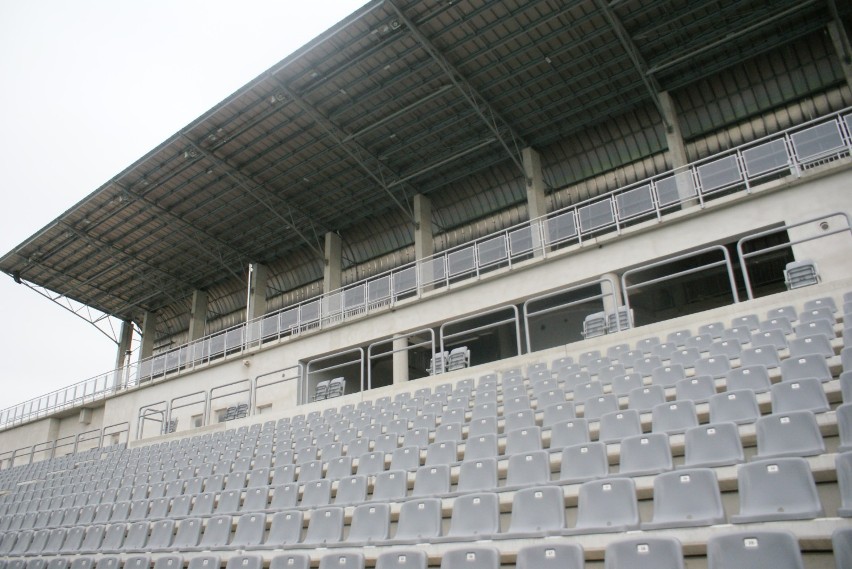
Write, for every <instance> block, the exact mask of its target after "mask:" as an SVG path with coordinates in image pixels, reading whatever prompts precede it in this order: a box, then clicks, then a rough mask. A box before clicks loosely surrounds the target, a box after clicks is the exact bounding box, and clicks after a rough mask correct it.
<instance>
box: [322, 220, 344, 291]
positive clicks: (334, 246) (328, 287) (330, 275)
mask: <svg viewBox="0 0 852 569" xmlns="http://www.w3.org/2000/svg"><path fill="white" fill-rule="evenodd" d="M342 267H343V244H342V241H341V240H340V235H338V234H337V233H332V232H331V231H329V232H328V233H326V234H325V268H324V269H323V273H322V286H323V292H326V293H328V292H331V291H333V290H337V289H339V288H340V287H341V286H342V284H343V269H342Z"/></svg>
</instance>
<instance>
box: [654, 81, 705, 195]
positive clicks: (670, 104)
mask: <svg viewBox="0 0 852 569" xmlns="http://www.w3.org/2000/svg"><path fill="white" fill-rule="evenodd" d="M658 96H659V98H660V106H662V107H663V122H664V128H665V130H666V145H667V146H668V148H669V158H670V159H671V161H672V168H674V170H675V175H678V174H680V173H681V172H680V169H681V168H683V167H684V166H686V165H687V164H688V161H687V158H686V146H685V145H684V143H683V134H682V133H681V130H680V123H679V122H678V120H677V112H676V111H675V108H674V101H673V100H672V98H671V95H669V94H668V92H666V91H662V92H660V93H658ZM683 175H684V176H688V174H687V173H684V174H683ZM677 181H678V194H679V195H680V198H681V199H682V200H685V201H683V202H682V203H681V207H684V208H685V207H689V206H691V205H696V204H698V199H697V198H696V197H695V196H694V188H693V186H692V185H691V184H688V183H685V182H684V183H681V180H680V179H679V178H678V179H677Z"/></svg>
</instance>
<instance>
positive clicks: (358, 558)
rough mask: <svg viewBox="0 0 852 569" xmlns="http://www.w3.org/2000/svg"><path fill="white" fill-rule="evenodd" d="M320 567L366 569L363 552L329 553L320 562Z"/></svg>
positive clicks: (324, 568)
mask: <svg viewBox="0 0 852 569" xmlns="http://www.w3.org/2000/svg"><path fill="white" fill-rule="evenodd" d="M319 566H320V569H364V554H363V553H357V552H353V553H327V554H325V555H323V556H322V558H321V559H320V562H319Z"/></svg>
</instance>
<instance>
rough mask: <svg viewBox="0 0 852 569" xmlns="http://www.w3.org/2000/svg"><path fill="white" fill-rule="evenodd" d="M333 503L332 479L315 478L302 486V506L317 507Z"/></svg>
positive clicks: (300, 504) (300, 505) (300, 503)
mask: <svg viewBox="0 0 852 569" xmlns="http://www.w3.org/2000/svg"><path fill="white" fill-rule="evenodd" d="M330 503H331V480H314V481H312V482H309V483H307V484H305V485H304V486H302V499H301V501H300V502H299V507H300V508H316V507H319V506H327V505H328V504H330Z"/></svg>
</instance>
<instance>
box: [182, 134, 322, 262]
mask: <svg viewBox="0 0 852 569" xmlns="http://www.w3.org/2000/svg"><path fill="white" fill-rule="evenodd" d="M180 135H181V136H182V137H183V138H184V139H185V140H186V141H187V142H189V143H190V144H191V145H192V147H193V148H195V149H196V150H197V151H198V152H199V154H201V155H202V156H204V157H205V158H206V159H207V160H209V161H211V162H213V163H214V164H215V165H216V166H218V167H220V168H223V169H224V170H225V175H227V176H228V177H229V178H231V179H232V180H233V181H234V183H236V184H237V185H238V186H239V187H241V188H242V189H244V190H245V191H246V192H248V193H249V194H250V195H251V196H252V197H253V198H254V199H255V200H257V202H258V203H259V204H260V205H262V206H263V207H265V208H266V209H267V210H268V211H269V212H270V213H272V214H273V215H274V216H275V217H277V218H278V219H279V220H281V222H282V223H283V224H284V225H286V226H287V227H289V228H290V229H292V230H293V231H294V232H296V234H297V235H298V236H299V238H300V239H301V240H302V241H304V242H305V243H306V244H307V245H308V247H310V249H311V250H312V251H313V252H315V253H317V254H319V256H320V257H322V256H323V253H322V249H320V248H319V247H318V244H317V242H316V241H312V240H311V239H309V238H308V237H307V236H306V235H305V234H304V233H302V231H301V230H300V229H299V228H298V227H297V226H296V224H295V222H294V221H293V220H292V218H293V211H297V210H294V208H293V207H291V206H290V205H289V204H288V203H287V202H285V201H284V200H282V199H281V198H280V197H278V196H275V195H274V194H273V193H272V192H269V191H268V190H267V189H266V188H264V187H263V186H262V185H261V184H258V183H257V182H255V181H254V180H253V179H252V178H251V177H250V176H248V175H246V174H243V173H242V172H240V171H239V170H238V169H237V168H235V167H234V166H232V165H231V164H230V163H229V162H226V161H225V160H223V159H222V158H219V157H218V156H216V155H214V154H213V153H212V152H207V151H205V150H204V149H202V148H201V146H200V145H199V144H197V143H196V142H195V141H193V140H192V139H191V138H190V137H189V136H188V135H187V134H186V133H183V132H181V133H180ZM255 190H260V191H262V192H263V193H264V194H267V195H269V196H273V197H274V198H275V200H276V201H277V202H278V203H280V204H281V205H282V206H283V207H284V208H286V209H287V211H288V213H289V214H290V218H291V219H290V220H288V219H287V218H286V217H284V216H283V215H281V213H280V212H279V211H278V210H277V209H276V208H274V207H273V206H272V205H270V204H269V202H268V201H266V200H265V199H264V198H263V197H261V196H260V195H258V192H256V191H255ZM297 213H299V215H302V216H304V217H305V218H306V219H307V220H308V221H309V223H310V224H311V229H312V230H313V232H314V236H316V229H314V225H315V224H314V220H313V219H312V218H311V217H310V216H308V215H307V214H304V213H302V212H300V211H297ZM320 227H322V226H320Z"/></svg>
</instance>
